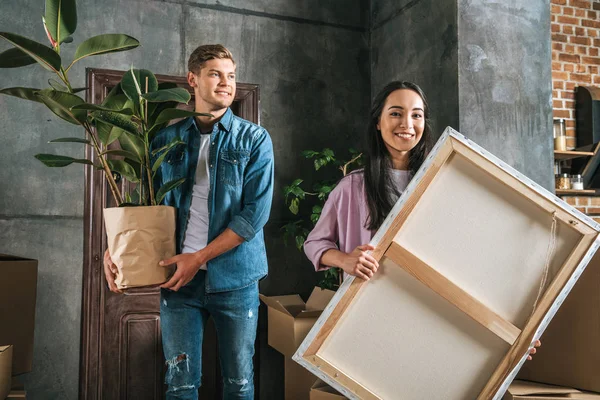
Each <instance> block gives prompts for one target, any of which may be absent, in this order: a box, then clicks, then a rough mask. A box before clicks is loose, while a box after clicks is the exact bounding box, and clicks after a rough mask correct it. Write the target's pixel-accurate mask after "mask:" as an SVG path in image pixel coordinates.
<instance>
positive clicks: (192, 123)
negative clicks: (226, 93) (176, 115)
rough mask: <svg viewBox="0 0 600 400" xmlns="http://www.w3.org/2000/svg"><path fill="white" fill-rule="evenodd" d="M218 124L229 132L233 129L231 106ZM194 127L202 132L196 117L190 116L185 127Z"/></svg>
mask: <svg viewBox="0 0 600 400" xmlns="http://www.w3.org/2000/svg"><path fill="white" fill-rule="evenodd" d="M218 124H219V127H220V128H221V129H223V130H225V131H226V132H228V133H229V131H230V130H231V125H232V124H233V111H231V108H227V111H225V114H223V116H222V117H221V119H220V120H219V122H218ZM192 127H193V128H194V129H195V130H197V131H198V132H200V129H199V128H198V125H197V124H196V118H194V117H189V118H188V120H187V121H186V123H185V125H184V126H183V128H184V129H191V128H192Z"/></svg>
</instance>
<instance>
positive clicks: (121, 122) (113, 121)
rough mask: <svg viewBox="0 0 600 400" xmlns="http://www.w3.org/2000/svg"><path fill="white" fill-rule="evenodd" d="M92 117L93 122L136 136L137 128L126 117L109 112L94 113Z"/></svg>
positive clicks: (136, 125)
mask: <svg viewBox="0 0 600 400" xmlns="http://www.w3.org/2000/svg"><path fill="white" fill-rule="evenodd" d="M92 117H93V118H94V119H95V120H98V121H100V122H104V123H106V124H109V125H112V126H115V127H117V128H120V129H122V130H124V131H126V132H129V133H132V134H134V135H137V133H138V130H139V126H138V124H136V123H135V122H133V121H132V120H131V118H129V117H128V116H125V115H122V114H118V113H116V112H111V111H94V112H93V113H92Z"/></svg>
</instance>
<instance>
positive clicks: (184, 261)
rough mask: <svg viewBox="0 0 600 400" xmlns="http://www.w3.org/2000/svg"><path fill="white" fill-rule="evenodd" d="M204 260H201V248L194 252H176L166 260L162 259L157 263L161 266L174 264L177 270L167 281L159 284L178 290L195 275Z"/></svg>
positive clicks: (164, 287)
mask: <svg viewBox="0 0 600 400" xmlns="http://www.w3.org/2000/svg"><path fill="white" fill-rule="evenodd" d="M204 263H205V261H203V260H202V250H200V251H198V252H196V253H188V254H178V255H176V256H174V257H171V258H169V259H167V260H163V261H161V262H160V263H159V265H160V266H161V267H168V266H170V265H173V264H175V265H176V266H177V270H176V271H175V273H174V274H173V276H172V277H171V279H169V281H168V282H166V283H163V284H162V285H160V287H161V288H163V289H169V290H173V291H174V292H176V291H178V290H179V289H180V288H181V287H182V286H185V285H187V284H188V283H189V282H190V281H191V280H192V279H193V278H194V276H195V275H196V273H197V272H198V270H199V269H200V267H201V266H202V264H204Z"/></svg>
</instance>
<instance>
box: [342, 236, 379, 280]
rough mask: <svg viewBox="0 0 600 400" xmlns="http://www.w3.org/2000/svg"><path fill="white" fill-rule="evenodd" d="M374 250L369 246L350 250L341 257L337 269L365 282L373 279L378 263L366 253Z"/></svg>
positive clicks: (364, 245) (365, 245)
mask: <svg viewBox="0 0 600 400" xmlns="http://www.w3.org/2000/svg"><path fill="white" fill-rule="evenodd" d="M369 250H375V247H373V246H371V245H370V244H363V245H362V246H358V247H357V248H355V249H354V250H352V252H351V253H349V254H344V255H343V256H342V257H341V260H340V261H341V262H340V263H339V265H338V267H340V268H341V269H343V270H344V271H345V272H346V273H347V274H349V275H354V276H357V277H359V278H361V279H364V280H365V281H368V280H369V279H371V278H372V277H373V274H374V273H375V272H376V271H377V268H379V263H378V262H377V260H375V258H373V256H372V255H370V254H368V253H367V251H369Z"/></svg>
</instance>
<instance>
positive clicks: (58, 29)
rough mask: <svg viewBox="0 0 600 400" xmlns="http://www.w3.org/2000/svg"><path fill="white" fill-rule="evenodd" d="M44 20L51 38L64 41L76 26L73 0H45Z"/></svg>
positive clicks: (59, 41) (60, 41) (75, 9)
mask: <svg viewBox="0 0 600 400" xmlns="http://www.w3.org/2000/svg"><path fill="white" fill-rule="evenodd" d="M44 20H45V21H46V26H47V27H48V32H50V35H52V38H53V39H54V40H55V41H57V42H58V43H62V42H64V41H65V40H66V39H67V38H68V37H69V36H70V35H71V34H72V33H73V32H75V28H77V8H76V6H75V0H46V13H45V14H44Z"/></svg>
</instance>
